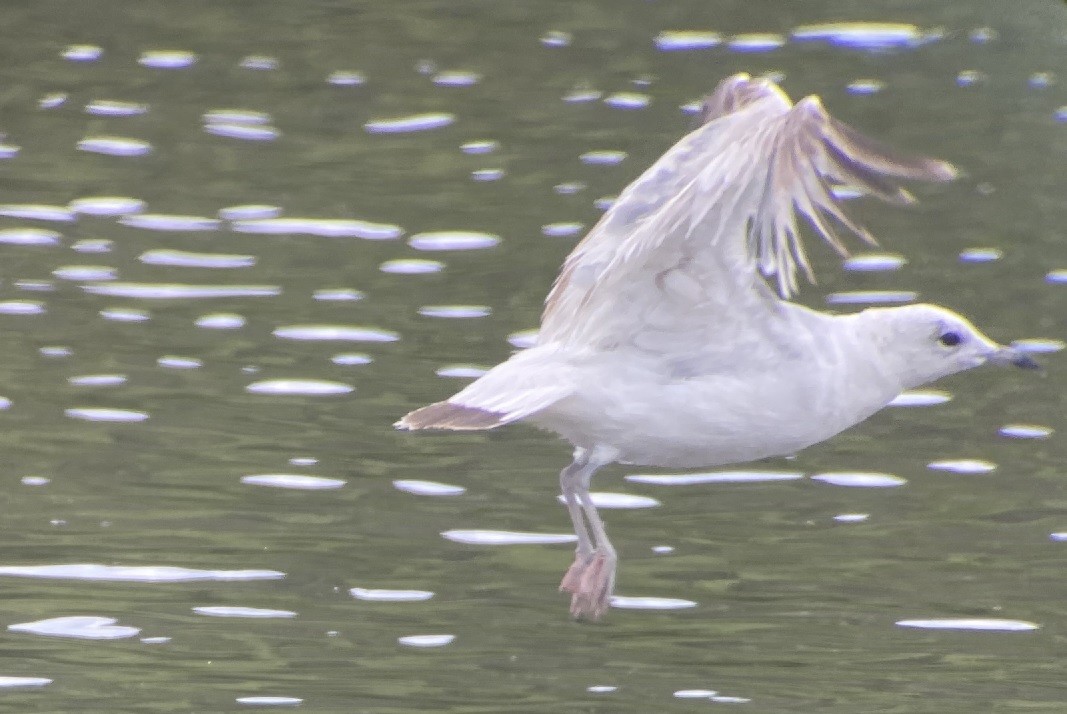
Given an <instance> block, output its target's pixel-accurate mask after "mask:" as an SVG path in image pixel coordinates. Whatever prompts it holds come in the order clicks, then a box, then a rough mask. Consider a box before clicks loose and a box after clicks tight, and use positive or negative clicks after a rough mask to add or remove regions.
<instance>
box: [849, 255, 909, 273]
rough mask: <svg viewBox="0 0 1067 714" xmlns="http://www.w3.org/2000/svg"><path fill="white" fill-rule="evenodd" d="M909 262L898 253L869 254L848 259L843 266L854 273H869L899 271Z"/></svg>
mask: <svg viewBox="0 0 1067 714" xmlns="http://www.w3.org/2000/svg"><path fill="white" fill-rule="evenodd" d="M907 262H908V260H907V258H905V257H904V256H902V255H898V254H896V253H867V254H865V255H855V256H852V257H851V258H848V259H846V260H845V261H844V262H843V263H842V266H843V267H844V269H845V270H848V271H851V272H854V273H867V272H878V271H890V270H899V269H900V268H902V267H904V265H905V264H906V263H907Z"/></svg>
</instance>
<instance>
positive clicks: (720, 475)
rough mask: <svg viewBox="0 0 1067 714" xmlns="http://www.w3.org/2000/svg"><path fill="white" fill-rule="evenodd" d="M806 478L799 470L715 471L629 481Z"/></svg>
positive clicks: (637, 477)
mask: <svg viewBox="0 0 1067 714" xmlns="http://www.w3.org/2000/svg"><path fill="white" fill-rule="evenodd" d="M801 478H804V474H803V473H801V472H799V471H713V472H710V473H695V474H631V475H629V476H627V477H626V480H627V481H633V482H634V483H649V484H654V485H657V486H693V485H696V484H701V483H766V482H774V481H796V480H797V479H801Z"/></svg>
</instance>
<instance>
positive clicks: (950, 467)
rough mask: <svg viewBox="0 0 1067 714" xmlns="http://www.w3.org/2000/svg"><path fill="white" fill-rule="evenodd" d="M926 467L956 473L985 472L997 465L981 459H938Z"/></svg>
mask: <svg viewBox="0 0 1067 714" xmlns="http://www.w3.org/2000/svg"><path fill="white" fill-rule="evenodd" d="M926 468H928V469H932V470H934V471H951V472H952V473H957V474H987V473H990V472H992V471H995V470H996V468H997V465H996V464H994V463H993V462H992V461H985V460H983V459H939V460H937V461H931V462H930V463H928V464H927V465H926Z"/></svg>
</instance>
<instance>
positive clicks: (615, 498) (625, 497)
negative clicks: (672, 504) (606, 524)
mask: <svg viewBox="0 0 1067 714" xmlns="http://www.w3.org/2000/svg"><path fill="white" fill-rule="evenodd" d="M589 496H590V497H591V498H592V499H593V504H594V505H595V506H596V507H597V508H605V509H613V508H614V509H622V510H625V509H637V508H655V507H657V506H662V505H663V504H662V503H660V502H659V501H657V500H656V499H654V498H651V497H649V496H637V495H634V494H632V493H606V492H604V491H599V492H598V491H593V492H590V494H589ZM556 499H557V500H558V501H559V502H560V503H563V504H566V501H565V500H564V498H563V495H562V494H560V495H559V496H556Z"/></svg>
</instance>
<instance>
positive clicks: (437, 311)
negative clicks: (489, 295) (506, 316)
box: [419, 305, 493, 320]
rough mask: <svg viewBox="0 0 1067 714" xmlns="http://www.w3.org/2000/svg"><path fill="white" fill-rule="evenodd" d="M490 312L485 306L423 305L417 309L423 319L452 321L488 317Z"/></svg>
mask: <svg viewBox="0 0 1067 714" xmlns="http://www.w3.org/2000/svg"><path fill="white" fill-rule="evenodd" d="M492 312H493V311H492V309H491V308H488V307H486V306H485V305H425V306H423V307H420V308H419V314H420V315H422V316H423V317H439V318H444V319H453V320H465V319H473V318H478V317H488V316H489V315H491V314H492Z"/></svg>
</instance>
